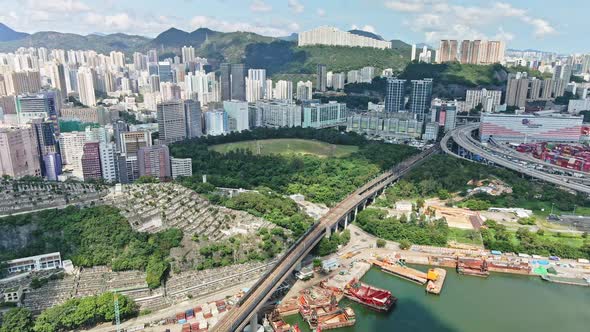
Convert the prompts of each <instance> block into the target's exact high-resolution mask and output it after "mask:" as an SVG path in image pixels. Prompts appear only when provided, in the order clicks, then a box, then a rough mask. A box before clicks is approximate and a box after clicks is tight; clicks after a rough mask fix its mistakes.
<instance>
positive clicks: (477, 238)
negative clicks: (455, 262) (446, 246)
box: [449, 227, 483, 246]
mask: <svg viewBox="0 0 590 332" xmlns="http://www.w3.org/2000/svg"><path fill="white" fill-rule="evenodd" d="M449 231H450V232H449V241H455V242H457V243H465V244H473V245H478V246H480V245H483V241H482V239H481V234H479V232H477V231H473V230H468V229H459V228H453V227H450V228H449Z"/></svg>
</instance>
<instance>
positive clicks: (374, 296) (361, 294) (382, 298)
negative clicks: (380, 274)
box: [344, 279, 397, 312]
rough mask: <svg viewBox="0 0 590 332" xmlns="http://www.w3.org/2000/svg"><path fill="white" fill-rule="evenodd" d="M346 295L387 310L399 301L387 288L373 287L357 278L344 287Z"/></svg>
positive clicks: (381, 309)
mask: <svg viewBox="0 0 590 332" xmlns="http://www.w3.org/2000/svg"><path fill="white" fill-rule="evenodd" d="M344 296H346V297H347V298H348V299H350V300H352V301H355V302H358V303H360V304H363V305H365V306H367V307H369V308H371V309H374V310H377V311H381V312H387V311H389V310H391V307H392V306H393V305H394V304H395V303H396V302H397V299H396V298H395V297H394V296H393V295H391V292H390V291H388V290H385V289H381V288H376V287H371V286H369V285H367V284H364V283H362V282H360V281H358V280H356V279H353V280H351V281H350V282H349V283H348V284H347V285H346V287H345V288H344Z"/></svg>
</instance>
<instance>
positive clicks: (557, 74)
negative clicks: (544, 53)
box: [553, 64, 572, 83]
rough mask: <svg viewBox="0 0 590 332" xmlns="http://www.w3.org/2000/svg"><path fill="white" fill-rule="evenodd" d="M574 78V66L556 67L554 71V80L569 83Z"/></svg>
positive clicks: (563, 65) (562, 65)
mask: <svg viewBox="0 0 590 332" xmlns="http://www.w3.org/2000/svg"><path fill="white" fill-rule="evenodd" d="M571 78H572V66H571V65H569V64H561V65H556V66H555V68H554V70H553V79H554V80H564V81H566V83H569V81H570V79H571Z"/></svg>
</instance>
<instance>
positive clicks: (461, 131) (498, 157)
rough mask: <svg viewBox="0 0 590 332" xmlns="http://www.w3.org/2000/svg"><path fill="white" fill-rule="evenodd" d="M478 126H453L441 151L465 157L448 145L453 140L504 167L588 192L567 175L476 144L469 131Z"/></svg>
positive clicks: (444, 140)
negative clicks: (544, 169) (525, 165)
mask: <svg viewBox="0 0 590 332" xmlns="http://www.w3.org/2000/svg"><path fill="white" fill-rule="evenodd" d="M478 127H479V124H477V123H476V124H469V125H465V126H461V127H458V128H455V129H454V130H452V131H450V132H448V133H447V134H446V135H445V137H444V138H443V139H442V141H441V147H442V149H443V151H444V152H445V153H447V154H450V155H454V156H457V157H459V158H462V159H466V158H464V157H461V156H459V155H457V154H456V153H454V152H453V151H451V150H450V149H449V147H448V142H449V140H451V139H452V140H453V141H454V142H455V143H457V144H458V145H459V146H460V147H462V148H464V149H465V150H467V151H469V152H471V153H473V154H476V155H479V156H481V157H482V158H484V159H486V160H488V161H491V162H493V163H494V164H496V165H500V166H503V167H505V168H508V169H511V170H514V171H517V172H519V173H522V174H526V175H528V176H531V177H534V178H537V179H540V180H543V181H545V182H549V183H553V184H555V185H558V186H560V187H565V188H568V189H571V190H574V191H577V192H582V193H586V194H590V186H587V185H584V184H581V183H577V182H574V181H573V180H572V179H571V177H568V176H560V175H555V174H549V173H546V172H542V171H539V170H536V169H531V168H528V167H524V166H522V165H521V164H519V163H517V162H514V161H511V160H509V159H507V158H506V155H503V154H500V153H499V152H490V151H488V150H487V149H485V148H484V147H482V146H481V145H479V144H477V143H476V142H475V141H474V140H473V139H472V138H471V133H472V132H473V131H474V130H476V129H477V128H478Z"/></svg>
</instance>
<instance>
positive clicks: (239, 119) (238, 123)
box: [223, 100, 250, 132]
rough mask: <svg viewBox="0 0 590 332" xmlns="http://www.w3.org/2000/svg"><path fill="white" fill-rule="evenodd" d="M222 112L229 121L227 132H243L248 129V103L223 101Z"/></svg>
mask: <svg viewBox="0 0 590 332" xmlns="http://www.w3.org/2000/svg"><path fill="white" fill-rule="evenodd" d="M223 110H224V111H225V113H227V116H228V120H229V128H228V129H229V131H238V132H240V131H244V130H248V129H250V122H249V121H250V119H249V116H248V103H247V102H244V101H235V100H232V101H224V102H223Z"/></svg>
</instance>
